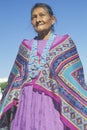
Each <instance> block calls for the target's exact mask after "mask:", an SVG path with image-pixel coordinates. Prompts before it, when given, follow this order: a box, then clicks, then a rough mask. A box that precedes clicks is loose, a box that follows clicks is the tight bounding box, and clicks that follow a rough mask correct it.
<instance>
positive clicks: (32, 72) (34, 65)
mask: <svg viewBox="0 0 87 130" xmlns="http://www.w3.org/2000/svg"><path fill="white" fill-rule="evenodd" d="M54 38H55V35H54V34H53V33H51V35H50V37H49V39H48V41H47V43H46V46H45V48H44V51H43V53H42V55H41V56H40V63H39V57H38V56H37V45H38V41H37V40H34V43H33V44H32V49H31V52H30V58H29V63H28V73H29V79H32V78H36V77H37V76H38V74H39V72H40V71H41V69H42V67H43V66H44V64H45V63H46V57H47V56H48V55H49V49H50V47H51V45H52V42H53V40H54Z"/></svg>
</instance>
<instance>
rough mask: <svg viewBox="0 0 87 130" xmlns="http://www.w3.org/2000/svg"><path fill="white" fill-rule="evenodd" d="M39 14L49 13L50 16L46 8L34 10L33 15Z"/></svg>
mask: <svg viewBox="0 0 87 130" xmlns="http://www.w3.org/2000/svg"><path fill="white" fill-rule="evenodd" d="M37 13H47V14H49V13H48V10H47V8H45V7H37V8H35V9H33V11H32V15H34V14H37Z"/></svg>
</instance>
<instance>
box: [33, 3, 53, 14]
mask: <svg viewBox="0 0 87 130" xmlns="http://www.w3.org/2000/svg"><path fill="white" fill-rule="evenodd" d="M38 7H42V8H44V9H46V10H47V12H48V13H49V15H50V16H53V15H54V14H53V11H52V9H51V7H50V6H49V5H47V4H45V3H36V4H35V5H34V6H33V8H32V9H31V15H32V12H33V10H34V9H35V8H38Z"/></svg>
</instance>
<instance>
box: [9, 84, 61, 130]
mask: <svg viewBox="0 0 87 130" xmlns="http://www.w3.org/2000/svg"><path fill="white" fill-rule="evenodd" d="M10 130H63V124H62V122H61V120H60V115H59V112H58V111H57V110H56V109H55V107H54V104H53V100H52V98H51V97H49V96H47V95H45V94H44V93H39V92H38V91H33V86H28V87H24V88H23V90H22V92H21V99H20V102H19V106H18V109H17V112H16V115H15V118H14V120H13V121H12V124H11V129H10Z"/></svg>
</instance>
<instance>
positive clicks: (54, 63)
mask: <svg viewBox="0 0 87 130" xmlns="http://www.w3.org/2000/svg"><path fill="white" fill-rule="evenodd" d="M55 21H56V18H55V16H54V14H53V11H52V9H51V7H50V6H49V5H47V4H45V3H37V4H35V5H34V7H33V8H32V10H31V23H32V25H33V27H34V29H35V31H36V32H37V36H35V37H34V38H33V39H31V40H26V39H24V40H23V41H22V43H21V45H20V47H19V51H18V54H17V57H16V60H15V63H14V66H13V68H12V71H11V73H10V76H9V79H8V85H7V87H6V90H5V92H4V94H3V98H2V104H1V107H0V118H1V120H0V130H2V129H3V130H5V129H7V130H9V129H10V130H86V129H87V107H86V106H87V102H86V96H87V86H86V85H85V83H84V74H83V68H82V64H81V61H80V58H79V56H78V53H77V51H76V47H75V45H74V43H73V41H72V39H71V38H70V36H69V35H64V36H59V35H55V34H54V33H53V32H54V31H53V30H54V28H53V27H54V24H55Z"/></svg>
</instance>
